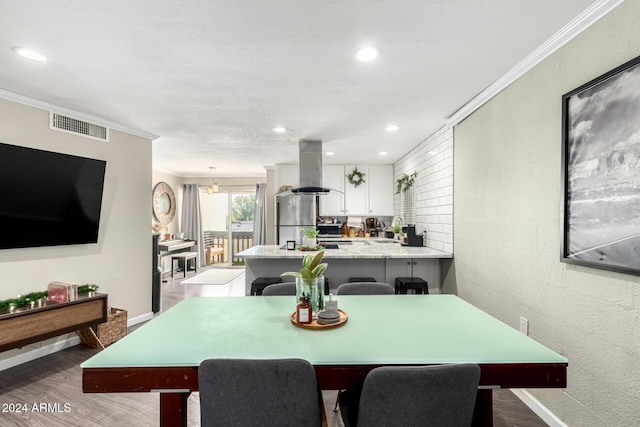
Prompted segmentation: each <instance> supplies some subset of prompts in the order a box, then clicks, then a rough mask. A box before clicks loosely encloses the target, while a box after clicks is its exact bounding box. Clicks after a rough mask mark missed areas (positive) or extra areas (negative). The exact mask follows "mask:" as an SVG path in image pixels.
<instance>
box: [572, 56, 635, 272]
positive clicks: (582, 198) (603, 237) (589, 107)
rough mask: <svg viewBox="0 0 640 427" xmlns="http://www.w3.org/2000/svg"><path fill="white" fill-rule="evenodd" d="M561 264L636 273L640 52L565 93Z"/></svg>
mask: <svg viewBox="0 0 640 427" xmlns="http://www.w3.org/2000/svg"><path fill="white" fill-rule="evenodd" d="M562 187H563V189H562V190H563V191H562V194H563V201H562V207H563V209H562V219H561V221H562V242H561V261H564V262H567V263H573V264H579V265H584V266H589V267H596V268H602V269H606V270H613V271H618V272H621V273H628V274H635V275H640V57H638V58H635V59H633V60H631V61H629V62H627V63H625V64H623V65H621V66H619V67H617V68H616V69H614V70H612V71H610V72H608V73H606V74H603V75H602V76H600V77H598V78H596V79H594V80H592V81H590V82H589V83H586V84H584V85H582V86H580V87H579V88H577V89H575V90H573V91H571V92H569V93H567V94H565V95H563V96H562Z"/></svg>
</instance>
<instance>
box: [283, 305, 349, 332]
mask: <svg viewBox="0 0 640 427" xmlns="http://www.w3.org/2000/svg"><path fill="white" fill-rule="evenodd" d="M338 313H340V320H338V321H337V322H336V323H331V324H330V325H321V324H320V323H318V320H317V319H313V321H312V322H311V323H298V322H296V312H295V311H294V312H293V313H291V317H289V319H290V320H291V323H292V324H293V325H294V326H297V327H298V328H303V329H331V328H337V327H339V326H342V325H344V324H345V323H347V320H349V316H347V313H345V312H344V311H342V310H340V309H338Z"/></svg>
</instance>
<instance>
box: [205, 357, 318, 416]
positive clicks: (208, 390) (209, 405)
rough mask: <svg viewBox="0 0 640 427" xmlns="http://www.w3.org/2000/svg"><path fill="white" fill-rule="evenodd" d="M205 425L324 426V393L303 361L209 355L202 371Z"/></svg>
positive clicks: (313, 372) (309, 366) (311, 369)
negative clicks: (215, 356) (218, 357)
mask: <svg viewBox="0 0 640 427" xmlns="http://www.w3.org/2000/svg"><path fill="white" fill-rule="evenodd" d="M198 387H199V390H200V418H201V425H202V426H203V427H211V426H216V427H237V426H243V427H253V426H255V427H269V426H273V427H286V426H291V427H299V426H311V427H320V426H322V425H323V415H324V411H323V410H322V395H321V394H320V391H319V389H318V385H317V382H316V375H315V371H314V369H313V366H312V365H311V364H310V363H309V362H308V361H306V360H302V359H267V360H255V359H207V360H205V361H203V362H202V363H201V364H200V367H199V369H198Z"/></svg>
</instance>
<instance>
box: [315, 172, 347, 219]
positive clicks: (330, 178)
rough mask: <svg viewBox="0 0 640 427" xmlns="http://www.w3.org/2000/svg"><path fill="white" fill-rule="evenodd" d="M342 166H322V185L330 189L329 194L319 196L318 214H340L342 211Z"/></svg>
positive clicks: (343, 174) (343, 181) (343, 177)
mask: <svg viewBox="0 0 640 427" xmlns="http://www.w3.org/2000/svg"><path fill="white" fill-rule="evenodd" d="M345 180H346V178H345V173H344V166H342V165H337V166H336V165H327V166H323V167H322V186H323V187H325V188H330V189H332V190H337V191H331V192H329V194H325V195H324V196H320V197H319V200H320V215H323V216H329V215H333V216H342V215H345V212H344V209H345V208H344V183H345Z"/></svg>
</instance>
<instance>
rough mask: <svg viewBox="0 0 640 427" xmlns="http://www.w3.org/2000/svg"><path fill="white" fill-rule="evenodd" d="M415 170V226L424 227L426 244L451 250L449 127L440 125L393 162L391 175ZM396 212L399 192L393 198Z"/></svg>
mask: <svg viewBox="0 0 640 427" xmlns="http://www.w3.org/2000/svg"><path fill="white" fill-rule="evenodd" d="M414 171H415V172H417V173H418V174H417V176H416V179H415V183H414V192H415V199H414V200H415V213H416V229H417V231H418V232H421V231H423V230H426V231H427V246H428V247H430V248H433V249H438V250H441V251H445V252H453V128H446V127H444V128H442V129H440V130H439V131H437V132H436V133H434V134H433V135H431V136H430V137H429V138H427V139H426V140H424V141H423V142H422V143H420V144H419V145H418V146H417V147H416V148H414V149H413V150H411V151H410V152H409V153H407V154H406V155H405V156H404V157H403V158H401V159H400V160H398V161H397V162H396V163H395V164H394V165H393V177H394V179H395V180H398V179H400V177H401V176H402V175H403V174H405V173H406V174H408V175H410V174H412V173H413V172H414ZM394 211H395V212H396V213H397V214H400V195H399V194H396V196H395V199H394Z"/></svg>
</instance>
